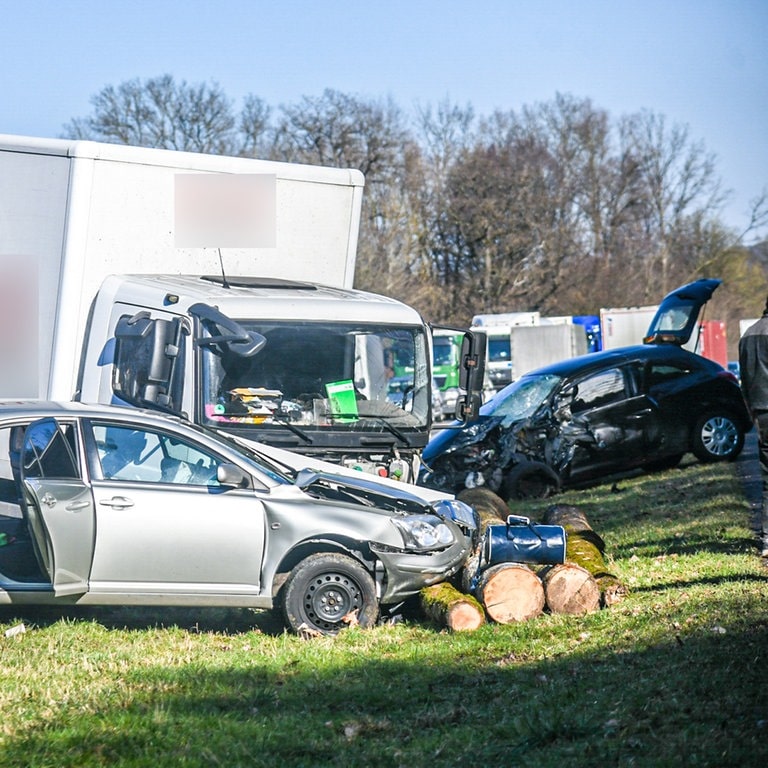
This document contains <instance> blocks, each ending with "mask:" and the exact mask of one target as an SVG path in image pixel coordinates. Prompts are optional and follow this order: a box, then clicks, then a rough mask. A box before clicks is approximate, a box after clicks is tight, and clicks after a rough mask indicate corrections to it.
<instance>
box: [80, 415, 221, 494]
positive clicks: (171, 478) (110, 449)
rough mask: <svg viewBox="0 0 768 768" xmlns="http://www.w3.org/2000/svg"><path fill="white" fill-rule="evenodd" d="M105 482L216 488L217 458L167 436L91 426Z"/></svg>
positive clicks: (149, 432) (116, 426) (123, 428)
mask: <svg viewBox="0 0 768 768" xmlns="http://www.w3.org/2000/svg"><path fill="white" fill-rule="evenodd" d="M93 435H94V438H95V440H96V446H97V450H98V456H99V462H100V467H101V475H102V477H103V478H104V479H105V480H135V481H139V482H145V483H172V484H184V485H202V486H217V485H219V482H218V480H217V479H216V470H217V467H218V465H219V463H220V460H219V459H218V457H216V456H214V455H213V454H210V453H208V452H207V451H204V450H202V449H201V448H200V447H199V446H197V445H194V444H192V443H188V442H186V441H184V440H180V439H178V438H177V437H176V436H175V435H170V434H168V433H164V432H160V431H153V430H143V429H133V428H131V427H129V426H122V425H115V424H98V423H94V424H93Z"/></svg>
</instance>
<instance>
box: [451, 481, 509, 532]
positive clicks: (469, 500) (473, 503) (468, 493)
mask: <svg viewBox="0 0 768 768" xmlns="http://www.w3.org/2000/svg"><path fill="white" fill-rule="evenodd" d="M456 498H458V499H459V500H460V501H463V502H464V503H465V504H469V506H470V507H472V508H473V509H474V510H475V512H477V517H478V521H479V523H480V536H482V535H483V533H485V529H486V528H487V527H488V526H489V525H499V524H502V525H503V524H504V523H506V522H507V517H508V516H509V507H508V506H507V504H506V502H505V501H504V499H502V498H501V496H499V495H498V494H495V493H494V492H493V491H492V490H490V489H489V488H485V487H480V488H465V489H464V490H463V491H461V493H459V495H458V496H457V497H456Z"/></svg>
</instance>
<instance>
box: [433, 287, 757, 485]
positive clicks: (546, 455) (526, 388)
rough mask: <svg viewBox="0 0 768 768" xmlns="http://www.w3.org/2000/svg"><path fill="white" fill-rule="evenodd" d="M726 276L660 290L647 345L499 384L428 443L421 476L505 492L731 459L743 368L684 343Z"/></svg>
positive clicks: (742, 407)
mask: <svg viewBox="0 0 768 768" xmlns="http://www.w3.org/2000/svg"><path fill="white" fill-rule="evenodd" d="M719 284H720V281H719V280H699V281H697V282H695V283H691V284H690V285H687V286H683V287H682V288H679V289H678V290H677V291H673V292H672V293H670V294H669V295H668V296H667V297H665V299H664V301H663V302H662V304H661V305H660V306H659V309H658V312H657V314H656V316H655V317H654V320H653V322H652V323H651V327H650V328H649V330H648V334H647V336H646V338H645V342H646V343H644V344H642V345H638V346H633V347H624V348H620V349H613V350H607V351H603V352H596V353H592V354H588V355H583V356H581V357H576V358H572V359H568V360H563V361H562V362H559V363H556V364H554V365H550V366H547V367H545V368H540V369H538V370H536V371H532V372H530V373H528V374H526V375H525V376H522V377H521V378H519V379H518V380H517V381H515V382H513V383H512V384H510V385H509V386H507V387H506V388H505V389H503V390H501V391H500V392H498V393H497V394H496V395H495V396H494V397H493V398H491V400H489V401H488V402H487V403H485V404H484V405H483V406H482V408H481V409H480V414H479V416H478V418H477V419H476V420H474V421H472V422H470V423H469V424H467V425H466V426H464V427H462V428H457V429H454V428H451V429H445V430H441V431H440V432H439V433H438V434H437V435H436V436H435V437H434V438H433V439H432V440H431V441H430V442H429V443H428V444H427V446H426V447H425V449H424V452H423V455H422V458H423V463H424V466H423V468H422V472H421V475H420V478H419V482H420V483H421V484H422V485H425V486H429V487H432V488H436V489H440V490H445V491H451V492H454V493H458V492H460V491H461V490H463V489H464V488H473V487H477V486H481V485H482V486H486V487H488V488H490V489H491V490H493V491H495V492H496V493H498V494H499V495H500V496H502V498H504V499H513V498H517V499H520V498H532V497H544V496H547V495H550V494H551V493H554V492H556V491H558V490H559V489H560V488H562V487H566V486H572V485H577V484H580V483H583V482H586V481H592V480H596V479H599V478H601V477H606V476H608V475H612V474H616V473H621V472H626V471H628V470H631V469H635V468H643V469H645V470H648V471H653V470H659V469H667V468H671V467H674V466H676V465H677V464H678V463H679V462H680V461H681V459H682V458H683V456H684V454H686V453H688V452H691V453H693V454H694V455H695V456H696V457H697V458H698V459H699V460H701V461H723V460H730V459H734V458H735V457H736V456H738V455H739V453H740V452H741V450H742V447H743V445H744V435H745V433H746V432H747V431H749V429H750V428H751V426H752V422H751V418H750V414H749V411H748V409H747V406H746V403H745V401H744V398H743V396H742V394H741V390H740V388H739V384H738V381H737V379H736V377H735V376H734V375H733V374H732V373H731V372H730V371H727V370H725V369H724V368H723V367H722V366H720V365H719V364H718V363H716V362H713V361H712V360H708V359H706V358H704V357H702V356H700V355H697V354H695V353H693V352H691V351H689V350H687V349H684V348H683V347H682V345H683V344H686V343H688V342H689V340H690V338H691V336H692V334H693V331H694V329H695V327H696V322H697V318H698V315H699V310H700V309H701V306H702V305H703V304H704V303H705V302H706V301H707V300H708V299H709V298H710V297H711V295H712V293H713V291H714V290H715V289H716V288H717V286H718V285H719Z"/></svg>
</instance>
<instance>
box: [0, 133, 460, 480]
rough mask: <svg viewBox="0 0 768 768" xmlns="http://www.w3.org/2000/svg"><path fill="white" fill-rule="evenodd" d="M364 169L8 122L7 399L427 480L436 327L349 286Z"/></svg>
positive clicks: (2, 346)
mask: <svg viewBox="0 0 768 768" xmlns="http://www.w3.org/2000/svg"><path fill="white" fill-rule="evenodd" d="M363 184H364V180H363V176H362V174H360V173H359V172H358V171H356V170H350V169H336V168H322V167H315V166H307V165H298V164H289V163H277V162H269V161H263V160H255V159H246V158H234V157H224V156H212V155H201V154H195V153H184V152H174V151H167V150H157V149H144V148H137V147H127V146H121V145H111V144H101V143H95V142H83V141H68V140H56V139H36V138H30V137H19V136H10V135H0V268H1V269H2V275H3V279H2V281H1V283H2V295H0V306H1V308H0V319H2V323H0V328H2V329H3V330H2V334H1V338H0V359H2V364H3V373H2V374H0V397H13V398H45V399H66V400H68V399H72V398H74V399H80V400H83V401H86V402H106V403H123V404H129V405H133V406H142V407H153V408H160V409H162V410H166V411H168V412H172V413H180V414H184V415H186V416H187V417H188V418H189V419H191V420H193V421H196V422H198V423H202V424H208V425H212V426H215V427H217V428H220V429H223V430H228V431H231V432H233V433H235V434H238V435H240V436H243V437H245V438H247V439H252V440H256V441H260V442H263V443H267V444H270V445H273V446H276V447H278V448H284V449H289V450H292V451H296V452H299V453H303V454H306V455H309V456H313V457H315V458H318V459H323V460H329V461H333V462H335V463H337V464H341V465H343V466H348V467H355V468H359V469H362V470H366V471H372V472H374V473H375V474H378V475H380V476H382V477H384V476H390V477H397V478H401V479H403V480H412V479H413V478H414V476H415V475H416V470H417V465H418V457H419V454H420V450H421V448H422V447H423V446H424V445H425V443H426V441H427V439H428V436H429V429H430V425H431V417H432V414H431V411H430V408H431V393H430V386H431V338H430V329H429V328H428V327H427V325H426V324H425V323H424V321H423V319H422V318H421V316H420V315H419V313H418V312H416V311H415V310H414V309H413V308H411V307H408V306H406V305H405V304H402V303H400V302H397V301H394V300H392V299H389V298H386V297H382V296H378V295H374V294H370V293H364V292H360V291H355V290H353V289H352V284H353V277H354V266H355V254H356V248H357V238H358V227H359V220H360V211H361V201H362V194H363ZM470 339H471V336H470ZM403 371H407V372H409V375H410V376H411V382H410V383H409V385H408V386H407V387H404V386H403V384H402V376H400V377H399V378H400V379H401V381H400V383H399V393H398V396H397V398H394V397H392V395H391V393H390V391H389V385H388V382H389V379H390V378H391V377H393V376H394V375H395V374H397V373H400V374H402V372H403ZM471 378H472V371H471V370H470V371H468V373H467V380H469V386H470V389H471V386H472V385H471ZM469 402H472V400H471V398H469Z"/></svg>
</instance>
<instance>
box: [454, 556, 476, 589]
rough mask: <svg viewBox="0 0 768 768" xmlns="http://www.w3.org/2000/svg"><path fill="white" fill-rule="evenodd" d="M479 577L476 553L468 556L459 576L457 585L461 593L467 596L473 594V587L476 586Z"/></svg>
mask: <svg viewBox="0 0 768 768" xmlns="http://www.w3.org/2000/svg"><path fill="white" fill-rule="evenodd" d="M479 575H480V552H479V551H477V552H475V553H474V554H472V555H470V556H469V557H468V558H467V560H466V562H465V563H464V566H463V567H462V569H461V573H460V574H459V585H460V586H461V591H462V592H465V593H466V594H468V595H473V594H474V593H475V587H476V586H477V584H476V580H477V578H478V576H479Z"/></svg>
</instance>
